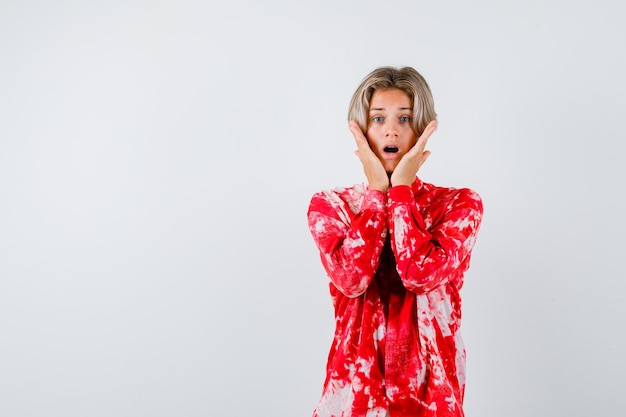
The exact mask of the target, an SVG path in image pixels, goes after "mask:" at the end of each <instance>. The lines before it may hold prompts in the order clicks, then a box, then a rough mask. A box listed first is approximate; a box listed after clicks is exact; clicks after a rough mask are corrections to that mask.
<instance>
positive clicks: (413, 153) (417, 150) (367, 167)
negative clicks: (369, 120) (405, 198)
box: [349, 120, 437, 192]
mask: <svg viewBox="0 0 626 417" xmlns="http://www.w3.org/2000/svg"><path fill="white" fill-rule="evenodd" d="M349 128H350V131H351V132H352V135H353V136H354V140H355V142H356V146H357V150H356V151H355V152H354V153H355V154H356V156H358V157H359V160H360V161H361V164H362V165H363V172H364V173H365V176H366V177H367V182H368V184H369V188H370V189H373V190H380V191H382V192H386V191H387V190H388V189H389V187H390V186H396V185H408V186H410V185H411V184H413V181H415V176H416V175H417V171H418V170H419V169H420V168H421V167H422V165H423V164H424V162H426V159H428V157H429V156H430V151H427V150H424V148H425V147H426V143H427V142H428V139H429V138H430V135H432V134H433V132H434V131H435V129H437V121H436V120H433V121H431V122H430V123H429V124H428V125H427V126H426V129H424V132H422V134H421V136H420V137H419V138H418V139H417V142H416V143H415V145H414V146H413V147H412V148H411V149H410V150H409V151H408V152H407V153H406V154H405V155H404V156H403V157H402V158H401V159H400V161H399V162H398V165H396V167H395V169H394V170H393V173H392V174H391V177H389V175H388V174H387V172H386V171H385V168H384V167H383V164H382V163H381V162H380V160H379V159H378V157H377V156H376V154H375V153H374V151H372V148H370V145H369V143H368V142H367V138H366V137H365V135H364V134H363V131H361V128H360V127H359V125H358V124H357V123H356V122H355V121H354V120H351V121H350V123H349Z"/></svg>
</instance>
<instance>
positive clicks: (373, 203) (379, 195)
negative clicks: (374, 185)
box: [361, 190, 385, 212]
mask: <svg viewBox="0 0 626 417" xmlns="http://www.w3.org/2000/svg"><path fill="white" fill-rule="evenodd" d="M361 209H362V210H364V209H372V210H375V211H383V212H384V211H385V193H383V192H382V191H380V190H367V191H366V192H365V196H364V197H363V204H362V205H361Z"/></svg>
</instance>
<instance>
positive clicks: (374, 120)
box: [372, 116, 383, 123]
mask: <svg viewBox="0 0 626 417" xmlns="http://www.w3.org/2000/svg"><path fill="white" fill-rule="evenodd" d="M372 121H373V122H374V123H381V122H382V121H383V118H382V116H374V117H372Z"/></svg>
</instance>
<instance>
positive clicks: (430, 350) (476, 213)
mask: <svg viewBox="0 0 626 417" xmlns="http://www.w3.org/2000/svg"><path fill="white" fill-rule="evenodd" d="M482 210H483V207H482V201H481V199H480V197H479V196H478V194H476V193H475V192H474V191H472V190H469V189H466V188H463V189H454V188H444V187H437V186H434V185H432V184H428V183H425V182H422V181H421V180H420V179H419V178H416V180H415V182H414V183H413V184H412V186H407V185H400V186H395V187H392V188H390V189H389V191H388V192H387V193H383V192H381V191H377V190H370V189H368V188H367V186H366V185H356V186H353V187H348V188H336V189H334V190H331V191H322V192H319V193H317V194H315V195H314V196H313V197H312V199H311V202H310V206H309V210H308V224H309V228H310V231H311V233H312V235H313V239H314V240H315V243H316V245H317V247H318V249H319V251H320V257H321V260H322V264H323V266H324V268H325V270H326V272H327V274H328V276H329V277H330V284H329V286H330V294H331V299H332V302H333V306H334V311H335V335H334V339H333V342H332V344H331V348H330V353H329V355H328V363H327V366H326V379H325V382H324V388H323V392H322V398H321V400H320V401H319V403H318V405H317V407H316V409H315V411H314V414H313V416H314V417H362V416H366V417H385V416H386V415H387V412H389V415H390V416H391V417H409V416H415V417H417V416H420V417H426V416H428V417H435V416H436V417H442V416H455V417H459V416H463V415H464V414H463V409H462V404H463V394H464V389H465V348H464V346H463V341H462V339H461V334H460V332H459V326H460V322H461V299H460V297H459V290H460V289H461V286H462V285H463V273H464V272H465V271H466V270H467V268H468V267H469V260H470V252H471V250H472V248H473V246H474V242H475V240H476V234H477V232H478V228H479V225H480V222H481V218H482Z"/></svg>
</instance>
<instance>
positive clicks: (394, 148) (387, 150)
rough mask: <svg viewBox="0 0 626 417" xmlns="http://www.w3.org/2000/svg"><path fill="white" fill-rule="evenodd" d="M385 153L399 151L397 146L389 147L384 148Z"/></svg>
mask: <svg viewBox="0 0 626 417" xmlns="http://www.w3.org/2000/svg"><path fill="white" fill-rule="evenodd" d="M383 151H384V152H385V153H397V152H398V151H399V149H398V147H397V146H393V145H389V146H385V147H384V148H383Z"/></svg>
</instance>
